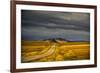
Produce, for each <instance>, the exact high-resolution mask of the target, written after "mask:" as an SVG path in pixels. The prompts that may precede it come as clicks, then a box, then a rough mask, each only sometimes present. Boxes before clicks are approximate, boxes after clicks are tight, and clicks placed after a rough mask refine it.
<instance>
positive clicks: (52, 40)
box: [44, 38, 69, 42]
mask: <svg viewBox="0 0 100 73" xmlns="http://www.w3.org/2000/svg"><path fill="white" fill-rule="evenodd" d="M46 40H49V41H51V42H58V41H57V40H59V41H67V42H69V40H66V39H64V38H51V39H45V40H44V41H46Z"/></svg>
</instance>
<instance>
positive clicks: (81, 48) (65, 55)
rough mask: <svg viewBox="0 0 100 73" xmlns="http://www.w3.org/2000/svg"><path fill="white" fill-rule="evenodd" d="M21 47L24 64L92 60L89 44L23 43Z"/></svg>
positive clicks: (45, 41)
mask: <svg viewBox="0 0 100 73" xmlns="http://www.w3.org/2000/svg"><path fill="white" fill-rule="evenodd" d="M21 46H22V48H21V62H22V63H29V62H52V61H69V60H70V61H71V60H87V59H90V46H89V42H72V41H71V42H67V41H61V40H56V41H55V42H54V41H51V40H40V41H22V44H21Z"/></svg>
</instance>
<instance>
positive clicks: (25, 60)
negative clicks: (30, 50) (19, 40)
mask: <svg viewBox="0 0 100 73" xmlns="http://www.w3.org/2000/svg"><path fill="white" fill-rule="evenodd" d="M55 49H56V44H55V43H54V44H53V45H52V46H51V47H50V48H49V50H47V51H46V52H45V53H43V54H40V55H35V56H29V57H27V58H23V61H24V62H27V61H32V60H36V59H40V58H44V57H46V56H49V55H52V54H53V53H54V52H55Z"/></svg>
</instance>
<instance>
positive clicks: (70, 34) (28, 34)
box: [21, 10, 90, 41]
mask: <svg viewBox="0 0 100 73" xmlns="http://www.w3.org/2000/svg"><path fill="white" fill-rule="evenodd" d="M21 19H22V22H21V26H22V40H42V39H52V38H64V39H66V40H69V41H89V35H90V15H89V13H77V12H54V11H35V10H22V11H21Z"/></svg>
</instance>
